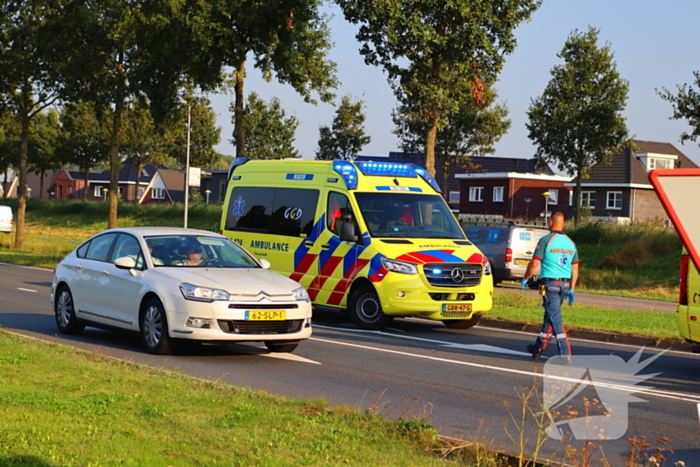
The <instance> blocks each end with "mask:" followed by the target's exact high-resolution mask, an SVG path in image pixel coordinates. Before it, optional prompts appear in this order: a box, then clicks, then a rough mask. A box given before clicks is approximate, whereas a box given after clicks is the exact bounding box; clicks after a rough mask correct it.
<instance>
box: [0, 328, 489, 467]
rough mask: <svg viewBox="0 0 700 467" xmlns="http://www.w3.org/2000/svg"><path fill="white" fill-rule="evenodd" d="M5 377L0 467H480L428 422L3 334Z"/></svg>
mask: <svg viewBox="0 0 700 467" xmlns="http://www.w3.org/2000/svg"><path fill="white" fill-rule="evenodd" d="M67 375H70V377H67ZM0 379H1V380H2V382H3V383H2V385H0V413H1V418H0V419H1V420H2V422H0V465H24V466H41V467H49V466H58V465H60V466H62V467H70V466H76V467H78V466H79V467H85V466H96V465H100V466H117V465H118V466H129V465H134V466H140V467H150V466H154V467H156V466H158V467H159V466H163V467H166V466H183V465H192V466H194V465H201V466H208V467H209V466H250V465H264V466H269V467H274V466H285V467H286V466H289V465H324V466H335V465H381V466H446V465H449V466H453V465H454V466H456V465H472V464H471V463H468V462H467V460H466V458H465V457H464V456H465V455H466V454H467V453H466V452H462V453H461V457H460V459H445V458H443V457H440V454H439V453H440V452H442V450H443V448H444V445H442V444H441V443H440V441H439V438H437V437H436V436H435V431H434V430H433V429H432V428H431V427H430V425H429V424H428V423H427V422H423V421H420V420H411V419H401V420H398V421H390V420H387V419H385V418H382V417H380V416H378V415H373V414H371V413H367V412H362V411H359V410H356V409H351V408H345V407H339V408H333V409H330V408H328V407H327V404H326V403H325V402H324V401H323V400H316V401H312V402H309V401H306V402H305V401H301V400H294V399H289V398H283V397H280V396H273V395H270V394H267V393H265V392H264V391H253V390H248V389H240V388H234V387H230V386H226V385H223V384H218V383H216V382H209V381H201V380H197V379H193V378H188V377H185V376H182V375H178V374H175V373H171V372H168V371H165V370H160V369H150V368H146V367H143V366H140V365H136V364H133V363H129V362H124V361H115V360H108V359H104V358H101V357H99V356H96V355H94V354H91V353H88V352H82V351H79V350H75V349H72V348H70V347H64V346H59V345H55V344H49V343H45V342H41V341H37V340H32V339H28V338H24V337H21V336H17V335H14V334H9V333H6V332H0ZM463 451H464V450H463ZM481 455H483V453H482V454H481ZM491 465H494V464H491Z"/></svg>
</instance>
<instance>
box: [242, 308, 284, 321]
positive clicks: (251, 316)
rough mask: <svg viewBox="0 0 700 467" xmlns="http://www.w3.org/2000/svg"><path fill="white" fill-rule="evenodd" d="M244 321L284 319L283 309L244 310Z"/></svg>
mask: <svg viewBox="0 0 700 467" xmlns="http://www.w3.org/2000/svg"><path fill="white" fill-rule="evenodd" d="M245 319H246V321H284V320H285V319H286V313H285V311H284V310H255V311H246V312H245Z"/></svg>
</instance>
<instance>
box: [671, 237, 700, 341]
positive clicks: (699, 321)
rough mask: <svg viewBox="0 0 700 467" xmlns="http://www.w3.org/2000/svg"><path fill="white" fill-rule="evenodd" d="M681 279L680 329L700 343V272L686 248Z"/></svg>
mask: <svg viewBox="0 0 700 467" xmlns="http://www.w3.org/2000/svg"><path fill="white" fill-rule="evenodd" d="M680 279H681V280H680V287H679V289H680V297H679V300H678V306H677V307H676V310H677V311H678V330H679V331H680V333H681V336H683V337H684V338H685V339H686V340H687V341H688V342H692V343H694V344H699V345H700V273H698V268H697V267H696V265H695V263H694V262H693V260H692V258H691V257H690V255H689V254H688V251H687V250H686V249H685V248H683V254H682V256H681V277H680ZM697 350H700V347H698V349H697Z"/></svg>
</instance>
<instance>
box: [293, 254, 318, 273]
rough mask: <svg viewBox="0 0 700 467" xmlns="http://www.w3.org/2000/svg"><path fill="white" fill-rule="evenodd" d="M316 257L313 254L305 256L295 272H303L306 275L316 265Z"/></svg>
mask: <svg viewBox="0 0 700 467" xmlns="http://www.w3.org/2000/svg"><path fill="white" fill-rule="evenodd" d="M316 256H318V255H314V254H311V253H307V254H305V255H304V257H303V258H302V259H301V261H299V265H298V266H297V268H296V269H295V270H294V272H301V273H306V272H307V271H308V270H309V268H310V267H311V265H312V264H314V260H316Z"/></svg>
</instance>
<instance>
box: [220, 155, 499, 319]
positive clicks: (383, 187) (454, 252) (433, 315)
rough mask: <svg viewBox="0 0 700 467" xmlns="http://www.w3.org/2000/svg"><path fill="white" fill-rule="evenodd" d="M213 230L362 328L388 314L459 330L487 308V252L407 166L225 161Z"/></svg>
mask: <svg viewBox="0 0 700 467" xmlns="http://www.w3.org/2000/svg"><path fill="white" fill-rule="evenodd" d="M221 233H223V234H224V235H226V236H228V237H230V238H231V239H233V240H234V241H236V242H237V243H238V244H240V245H241V246H243V247H244V248H246V249H247V250H248V251H250V252H251V253H253V254H254V255H256V256H257V257H258V258H264V259H267V260H268V261H269V262H270V264H271V265H272V266H271V267H272V269H273V270H275V271H277V272H280V273H282V274H284V275H286V276H288V277H290V278H291V279H293V280H295V281H297V282H299V283H301V284H302V285H303V286H304V287H306V289H307V290H308V292H309V295H310V297H311V300H312V302H313V305H314V308H315V309H317V310H333V311H340V312H347V314H348V315H349V316H350V318H351V319H352V321H353V322H354V323H355V324H356V325H357V326H358V327H360V328H362V329H374V330H380V329H384V328H385V327H386V326H388V325H389V324H390V323H391V320H392V319H393V318H394V317H396V316H403V317H408V316H414V317H422V318H428V319H433V320H440V321H442V322H443V323H445V324H446V325H447V326H449V327H452V328H458V329H467V328H470V327H472V326H474V325H476V324H477V323H478V322H479V320H480V319H481V316H482V315H483V314H484V313H486V312H487V311H489V310H490V309H491V307H492V302H493V280H492V276H491V270H490V266H489V262H488V259H487V258H486V257H485V256H484V255H483V254H482V253H481V252H480V251H479V249H478V248H477V247H476V246H475V245H474V244H473V243H472V242H470V241H469V240H468V239H467V237H466V236H465V234H464V232H463V230H462V229H461V227H460V226H459V224H458V222H457V220H456V219H455V217H454V215H453V214H452V212H451V211H450V209H449V207H448V206H447V204H446V203H445V201H444V200H443V198H442V196H441V195H440V189H439V187H438V185H437V183H436V181H435V179H434V178H433V177H432V176H430V174H429V173H428V172H427V171H426V170H425V169H423V168H421V167H418V166H415V165H412V164H397V163H384V162H349V161H343V160H336V161H311V160H299V159H297V160H248V159H245V158H238V159H235V160H234V162H233V164H232V165H231V168H230V170H229V183H228V188H227V193H226V198H225V202H224V209H223V212H222V218H221Z"/></svg>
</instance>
